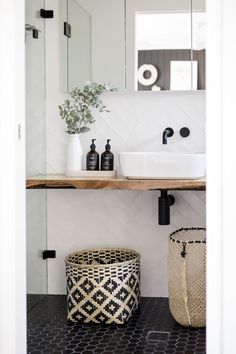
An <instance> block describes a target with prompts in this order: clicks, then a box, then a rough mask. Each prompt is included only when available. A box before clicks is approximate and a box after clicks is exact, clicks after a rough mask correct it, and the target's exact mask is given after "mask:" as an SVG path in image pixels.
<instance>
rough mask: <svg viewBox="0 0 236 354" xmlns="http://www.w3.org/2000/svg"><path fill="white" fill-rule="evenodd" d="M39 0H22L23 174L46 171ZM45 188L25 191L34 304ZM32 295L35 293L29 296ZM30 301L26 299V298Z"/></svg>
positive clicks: (42, 288) (40, 274) (41, 270)
mask: <svg viewBox="0 0 236 354" xmlns="http://www.w3.org/2000/svg"><path fill="white" fill-rule="evenodd" d="M44 5H45V3H44V1H43V0H34V1H31V0H26V3H25V10H26V31H25V50H26V53H25V54H26V55H25V60H26V174H27V177H29V176H35V175H39V174H45V172H46V140H45V139H46V129H45V128H46V126H45V124H46V120H45V37H44V19H43V18H42V17H40V9H42V8H44V7H45V6H44ZM46 198H47V195H46V191H45V190H28V191H27V293H28V294H30V296H28V305H29V307H31V306H32V305H34V302H35V300H36V301H37V300H38V299H40V297H41V296H42V295H44V294H46V293H47V262H46V261H45V260H43V258H42V251H43V250H44V249H46V248H47V224H46ZM32 294H34V295H35V296H32ZM29 300H30V301H29Z"/></svg>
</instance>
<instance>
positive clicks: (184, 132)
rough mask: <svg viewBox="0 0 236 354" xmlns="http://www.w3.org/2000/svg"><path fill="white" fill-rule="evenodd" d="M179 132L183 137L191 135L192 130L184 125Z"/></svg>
mask: <svg viewBox="0 0 236 354" xmlns="http://www.w3.org/2000/svg"><path fill="white" fill-rule="evenodd" d="M179 133H180V135H181V136H182V137H183V138H187V136H189V135H190V130H189V128H187V127H183V128H181V129H180V131H179Z"/></svg>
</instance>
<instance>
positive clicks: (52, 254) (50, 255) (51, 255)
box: [43, 250, 56, 259]
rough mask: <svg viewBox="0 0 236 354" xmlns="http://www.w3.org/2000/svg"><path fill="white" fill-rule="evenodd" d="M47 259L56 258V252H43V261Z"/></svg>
mask: <svg viewBox="0 0 236 354" xmlns="http://www.w3.org/2000/svg"><path fill="white" fill-rule="evenodd" d="M48 258H56V251H55V250H44V251H43V259H48Z"/></svg>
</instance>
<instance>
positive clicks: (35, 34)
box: [33, 28, 39, 39]
mask: <svg viewBox="0 0 236 354" xmlns="http://www.w3.org/2000/svg"><path fill="white" fill-rule="evenodd" d="M33 38H34V39H38V38H39V31H38V30H37V29H36V28H35V29H33Z"/></svg>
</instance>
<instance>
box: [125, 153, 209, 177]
mask: <svg viewBox="0 0 236 354" xmlns="http://www.w3.org/2000/svg"><path fill="white" fill-rule="evenodd" d="M119 160H120V167H121V173H122V175H123V176H126V177H128V178H130V179H197V178H200V177H203V176H205V175H206V155H205V154H188V153H172V152H121V153H120V154H119Z"/></svg>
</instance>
